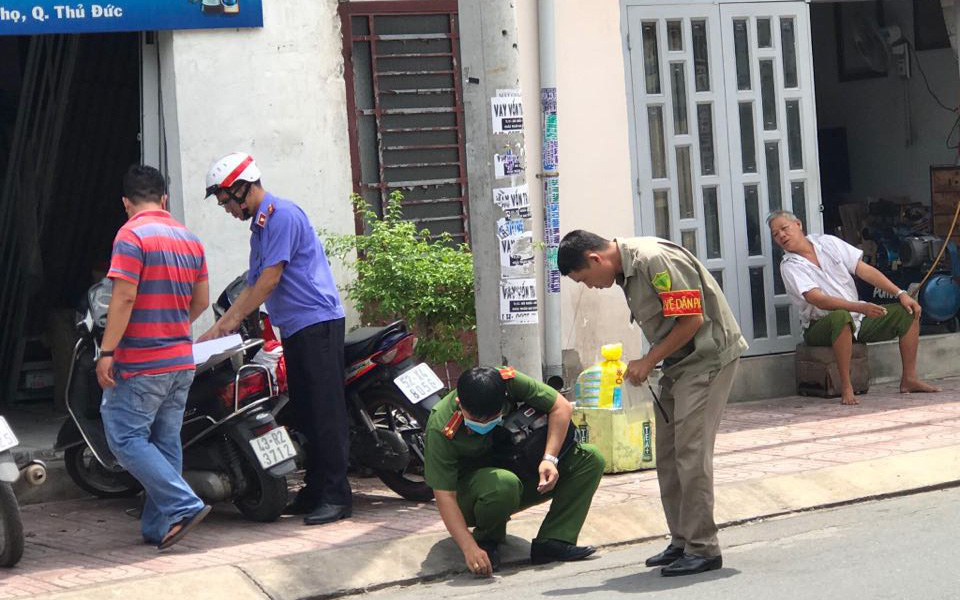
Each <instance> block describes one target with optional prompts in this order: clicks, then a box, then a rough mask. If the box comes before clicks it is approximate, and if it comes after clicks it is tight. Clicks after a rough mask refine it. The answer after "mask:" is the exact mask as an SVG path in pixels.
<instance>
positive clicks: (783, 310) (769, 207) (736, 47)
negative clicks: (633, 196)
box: [720, 2, 822, 354]
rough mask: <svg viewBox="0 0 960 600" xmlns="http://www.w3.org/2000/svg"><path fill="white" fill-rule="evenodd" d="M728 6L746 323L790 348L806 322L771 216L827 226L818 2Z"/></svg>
mask: <svg viewBox="0 0 960 600" xmlns="http://www.w3.org/2000/svg"><path fill="white" fill-rule="evenodd" d="M720 14H721V18H722V30H721V31H722V33H721V38H722V40H723V58H724V67H723V68H724V73H725V74H726V93H727V128H728V129H727V131H728V135H727V139H728V142H729V148H730V185H731V188H732V189H731V196H732V198H733V213H734V215H735V218H734V230H735V231H736V238H737V240H738V244H737V281H738V283H737V285H738V287H739V288H740V290H741V295H740V311H739V313H740V326H741V329H742V330H743V333H744V336H745V337H746V338H747V341H748V342H749V343H750V353H751V354H768V353H771V352H783V351H787V350H792V349H793V348H794V346H795V345H796V344H797V342H798V341H799V339H800V333H801V332H800V323H799V320H798V318H797V316H796V314H795V313H796V311H794V310H792V309H791V308H790V301H789V299H788V298H787V296H786V292H785V290H784V286H783V280H782V279H781V277H780V258H781V256H782V251H781V250H780V249H779V248H778V247H777V246H776V244H774V243H773V240H772V239H771V237H770V233H769V228H768V227H767V225H766V216H767V215H768V214H769V213H770V212H771V211H774V210H778V209H786V210H790V211H793V212H794V213H796V214H797V216H798V217H800V219H801V220H803V222H804V227H805V229H806V231H808V232H819V231H820V230H821V227H822V225H821V219H820V212H819V210H820V180H819V168H818V162H817V160H818V159H817V130H816V122H817V117H816V106H815V98H814V90H813V56H812V51H811V46H810V22H809V9H808V6H807V4H806V3H804V2H759V3H749V4H723V5H721V7H720Z"/></svg>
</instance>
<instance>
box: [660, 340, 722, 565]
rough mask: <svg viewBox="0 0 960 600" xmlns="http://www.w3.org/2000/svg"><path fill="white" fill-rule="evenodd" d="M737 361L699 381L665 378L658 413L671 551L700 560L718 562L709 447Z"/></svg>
mask: <svg viewBox="0 0 960 600" xmlns="http://www.w3.org/2000/svg"><path fill="white" fill-rule="evenodd" d="M739 364H740V359H739V358H738V359H736V360H734V361H731V362H729V363H727V364H726V365H725V366H723V367H721V368H720V369H719V370H716V371H710V372H707V373H701V374H698V375H693V376H687V375H680V376H679V377H678V378H677V379H675V380H674V379H671V378H670V377H667V376H664V377H663V378H662V379H661V380H660V403H661V404H663V408H664V411H666V413H667V415H668V416H669V418H670V423H665V422H664V420H663V415H661V414H660V412H659V411H656V412H657V429H656V435H657V441H656V443H657V479H658V480H659V481H660V499H661V501H662V503H663V512H664V514H665V515H666V517H667V526H668V527H669V528H670V535H671V536H672V540H671V542H670V543H671V545H673V546H676V547H677V548H683V549H684V552H687V553H689V554H697V555H700V556H719V555H720V544H719V542H718V540H717V525H716V523H715V522H714V520H713V446H714V442H715V441H716V439H717V429H719V427H720V417H721V415H722V414H723V409H724V407H725V406H726V405H727V399H728V398H729V397H730V389H731V388H732V387H733V378H734V376H735V375H736V373H737V366H738V365H739Z"/></svg>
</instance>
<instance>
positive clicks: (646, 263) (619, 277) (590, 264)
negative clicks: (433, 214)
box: [557, 229, 747, 577]
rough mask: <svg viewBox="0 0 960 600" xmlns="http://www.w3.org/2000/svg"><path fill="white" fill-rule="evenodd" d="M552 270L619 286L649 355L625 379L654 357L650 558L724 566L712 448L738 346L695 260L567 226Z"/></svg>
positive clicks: (674, 568)
mask: <svg viewBox="0 0 960 600" xmlns="http://www.w3.org/2000/svg"><path fill="white" fill-rule="evenodd" d="M557 268H559V269H560V273H561V274H563V275H566V276H567V277H569V278H570V279H572V280H574V281H576V282H579V283H583V284H584V285H586V286H587V287H589V288H608V287H611V286H613V285H614V284H617V285H619V286H620V287H621V288H622V289H623V293H624V295H625V296H626V300H627V306H628V307H629V308H630V315H631V320H634V321H637V322H638V323H639V324H640V328H641V329H642V330H643V335H644V337H646V338H647V341H648V342H650V351H649V352H647V354H645V355H644V356H642V357H641V358H638V359H636V360H631V361H630V362H629V363H627V372H626V374H625V378H626V380H627V381H629V382H630V383H632V384H633V385H640V384H641V383H643V382H644V381H645V380H646V379H647V376H649V375H650V372H651V371H653V369H654V368H655V367H656V366H657V363H659V362H661V361H663V377H662V378H661V379H660V401H661V403H662V405H663V409H664V410H663V414H661V413H660V412H658V413H657V423H656V437H657V440H656V445H657V479H658V480H659V483H660V500H661V502H662V503H663V512H664V514H665V515H666V518H667V526H668V527H669V529H670V535H671V540H670V545H669V546H667V549H666V550H664V551H663V552H661V553H660V554H657V555H655V556H651V557H650V558H649V559H647V561H646V565H647V566H648V567H653V566H663V568H662V569H661V570H660V574H661V575H664V576H667V577H672V576H677V575H692V574H694V573H702V572H704V571H712V570H714V569H719V568H721V567H722V566H723V559H722V558H721V556H720V543H719V542H718V540H717V525H716V523H715V522H714V518H713V446H714V442H715V441H716V439H717V429H718V428H719V427H720V417H721V415H722V414H723V409H724V407H726V405H727V399H728V398H729V397H730V390H731V388H732V387H733V379H734V376H735V375H736V372H737V365H738V364H739V362H740V355H741V354H742V353H743V351H744V350H746V349H747V343H746V341H745V340H744V339H743V336H742V335H741V334H740V326H739V325H737V321H736V319H734V317H733V313H732V312H731V310H730V306H729V305H728V304H727V300H726V298H724V297H723V291H722V290H721V289H720V285H719V284H718V283H717V281H716V280H715V279H714V278H713V277H712V276H711V275H710V273H709V272H708V271H707V269H706V267H704V265H703V263H701V262H700V261H699V260H697V258H696V257H695V256H693V255H692V254H691V253H690V252H688V251H687V250H686V249H685V248H683V247H681V246H677V245H676V244H672V243H671V242H670V241H668V240H664V239H660V238H656V237H637V238H626V239H616V240H607V239H604V238H602V237H600V236H599V235H596V234H595V233H590V232H588V231H583V230H580V229H578V230H576V231H571V232H570V233H568V234H567V235H565V236H564V237H563V239H562V240H561V241H560V248H559V250H558V252H557Z"/></svg>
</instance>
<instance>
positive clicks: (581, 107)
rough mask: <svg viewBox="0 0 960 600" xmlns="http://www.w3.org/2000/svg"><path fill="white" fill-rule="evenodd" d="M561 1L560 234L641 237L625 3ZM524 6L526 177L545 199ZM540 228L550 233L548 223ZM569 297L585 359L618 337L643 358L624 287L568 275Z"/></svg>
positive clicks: (565, 296)
mask: <svg viewBox="0 0 960 600" xmlns="http://www.w3.org/2000/svg"><path fill="white" fill-rule="evenodd" d="M556 4H557V48H556V53H557V96H558V121H559V134H558V135H559V145H560V232H561V236H562V235H563V234H564V233H566V232H568V231H571V230H573V229H587V230H590V231H593V232H595V233H597V234H599V235H602V236H604V237H608V238H612V237H629V236H633V235H636V233H635V230H634V223H635V221H634V215H633V212H634V206H633V205H634V200H633V198H632V193H633V192H632V186H631V183H630V177H631V175H630V148H629V131H628V122H627V100H626V87H625V86H626V83H625V82H626V79H625V71H624V63H623V43H622V36H621V32H620V5H619V2H618V1H617V0H591V1H590V2H581V1H578V0H558V1H557V3H556ZM517 11H518V12H517V19H518V28H519V43H520V57H521V85H522V90H523V97H524V105H525V109H526V110H525V113H526V120H525V125H526V128H525V133H526V146H527V147H526V153H527V168H528V171H527V175H528V181H529V182H530V191H531V193H533V194H534V196H533V197H532V201H534V202H537V203H538V204H540V197H541V196H542V194H541V190H540V189H539V186H540V185H541V183H540V180H538V179H535V178H534V177H533V173H539V171H540V144H541V135H540V116H539V115H540V100H539V97H540V96H539V91H540V82H539V66H538V62H537V60H538V53H537V39H538V38H537V2H536V0H522V1H521V2H518V3H517ZM538 218H539V217H538ZM536 229H537V230H538V231H540V232H541V233H542V221H538V222H537V226H536ZM561 296H562V308H561V310H562V315H563V316H562V328H561V329H562V337H561V339H562V340H563V346H564V349H565V350H566V349H575V350H576V351H577V352H578V353H579V354H580V358H581V360H582V362H583V364H584V365H589V364H591V363H593V362H595V361H596V360H599V359H600V346H601V345H602V344H607V343H612V342H623V343H624V345H625V356H626V357H628V358H637V357H639V356H640V355H641V347H642V340H643V338H642V334H641V333H640V329H639V328H638V327H631V326H630V325H629V314H630V313H629V310H628V309H627V306H626V302H625V301H624V297H623V293H622V292H621V291H620V289H619V288H618V287H613V288H611V289H608V290H603V291H598V290H588V289H586V288H585V287H584V286H582V285H579V284H575V283H573V282H572V281H570V280H569V279H567V278H563V280H562V284H561ZM541 297H542V295H541ZM545 326H547V325H546V324H545Z"/></svg>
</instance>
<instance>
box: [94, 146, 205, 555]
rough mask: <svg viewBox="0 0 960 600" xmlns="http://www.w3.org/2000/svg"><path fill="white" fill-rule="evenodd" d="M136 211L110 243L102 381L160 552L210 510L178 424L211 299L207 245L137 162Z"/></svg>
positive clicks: (127, 192)
mask: <svg viewBox="0 0 960 600" xmlns="http://www.w3.org/2000/svg"><path fill="white" fill-rule="evenodd" d="M123 194H124V196H123V207H124V209H125V210H126V211H127V217H128V218H129V219H128V221H127V222H126V224H124V226H123V227H121V228H120V231H119V232H118V233H117V236H116V238H115V239H114V242H113V256H112V258H111V261H110V271H109V273H107V277H109V278H110V279H111V280H113V296H112V297H111V299H110V307H109V309H108V312H107V327H106V331H105V332H104V334H103V340H102V342H101V344H100V349H101V351H100V358H99V360H98V361H97V380H98V381H99V382H100V387H102V388H103V402H102V404H101V406H100V414H101V416H102V418H103V425H104V429H105V431H106V434H107V442H108V443H109V445H110V449H111V450H112V451H113V453H114V455H115V456H116V457H117V460H119V461H120V464H121V465H123V467H124V468H125V469H126V470H127V471H129V472H130V473H131V474H132V475H133V476H134V477H136V478H137V480H138V481H139V482H140V483H141V484H142V485H143V489H144V490H145V491H146V502H145V504H144V508H143V516H142V517H141V524H140V526H141V531H142V533H143V539H144V540H145V541H147V542H149V543H154V544H157V545H158V547H159V548H160V549H161V550H163V549H165V548H168V547H170V546H172V545H173V544H175V543H177V542H178V541H179V540H180V539H181V538H182V537H183V536H184V535H185V534H186V533H187V532H188V531H189V530H190V529H191V528H192V527H193V526H195V525H196V524H197V523H199V522H200V521H201V520H202V519H203V518H204V517H205V516H206V515H207V513H209V512H210V507H209V506H206V505H204V503H203V501H202V500H200V498H198V497H197V495H196V494H194V493H193V490H191V489H190V486H189V485H188V484H187V482H186V481H184V479H183V477H182V475H181V470H182V466H183V464H182V463H183V448H182V447H181V445H180V426H181V425H182V423H183V412H184V408H185V406H186V403H187V392H188V391H189V390H190V384H191V383H192V382H193V374H194V363H193V342H192V339H191V337H190V323H192V322H193V321H194V320H195V319H196V318H197V317H199V316H200V314H201V313H203V311H204V310H206V309H207V306H208V304H209V298H210V290H209V284H208V283H207V263H206V259H205V258H204V255H203V245H202V244H201V243H200V240H199V239H197V236H195V235H194V234H193V233H191V232H190V231H188V230H187V228H186V227H184V226H183V225H181V224H180V223H178V222H177V221H175V220H174V219H173V218H172V217H171V216H170V213H168V212H167V211H166V204H167V195H166V185H165V181H164V178H163V175H162V174H161V173H160V172H159V171H158V170H156V169H154V168H153V167H148V166H142V165H134V166H132V167H130V168H129V169H128V170H127V172H126V174H125V175H124V177H123Z"/></svg>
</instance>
